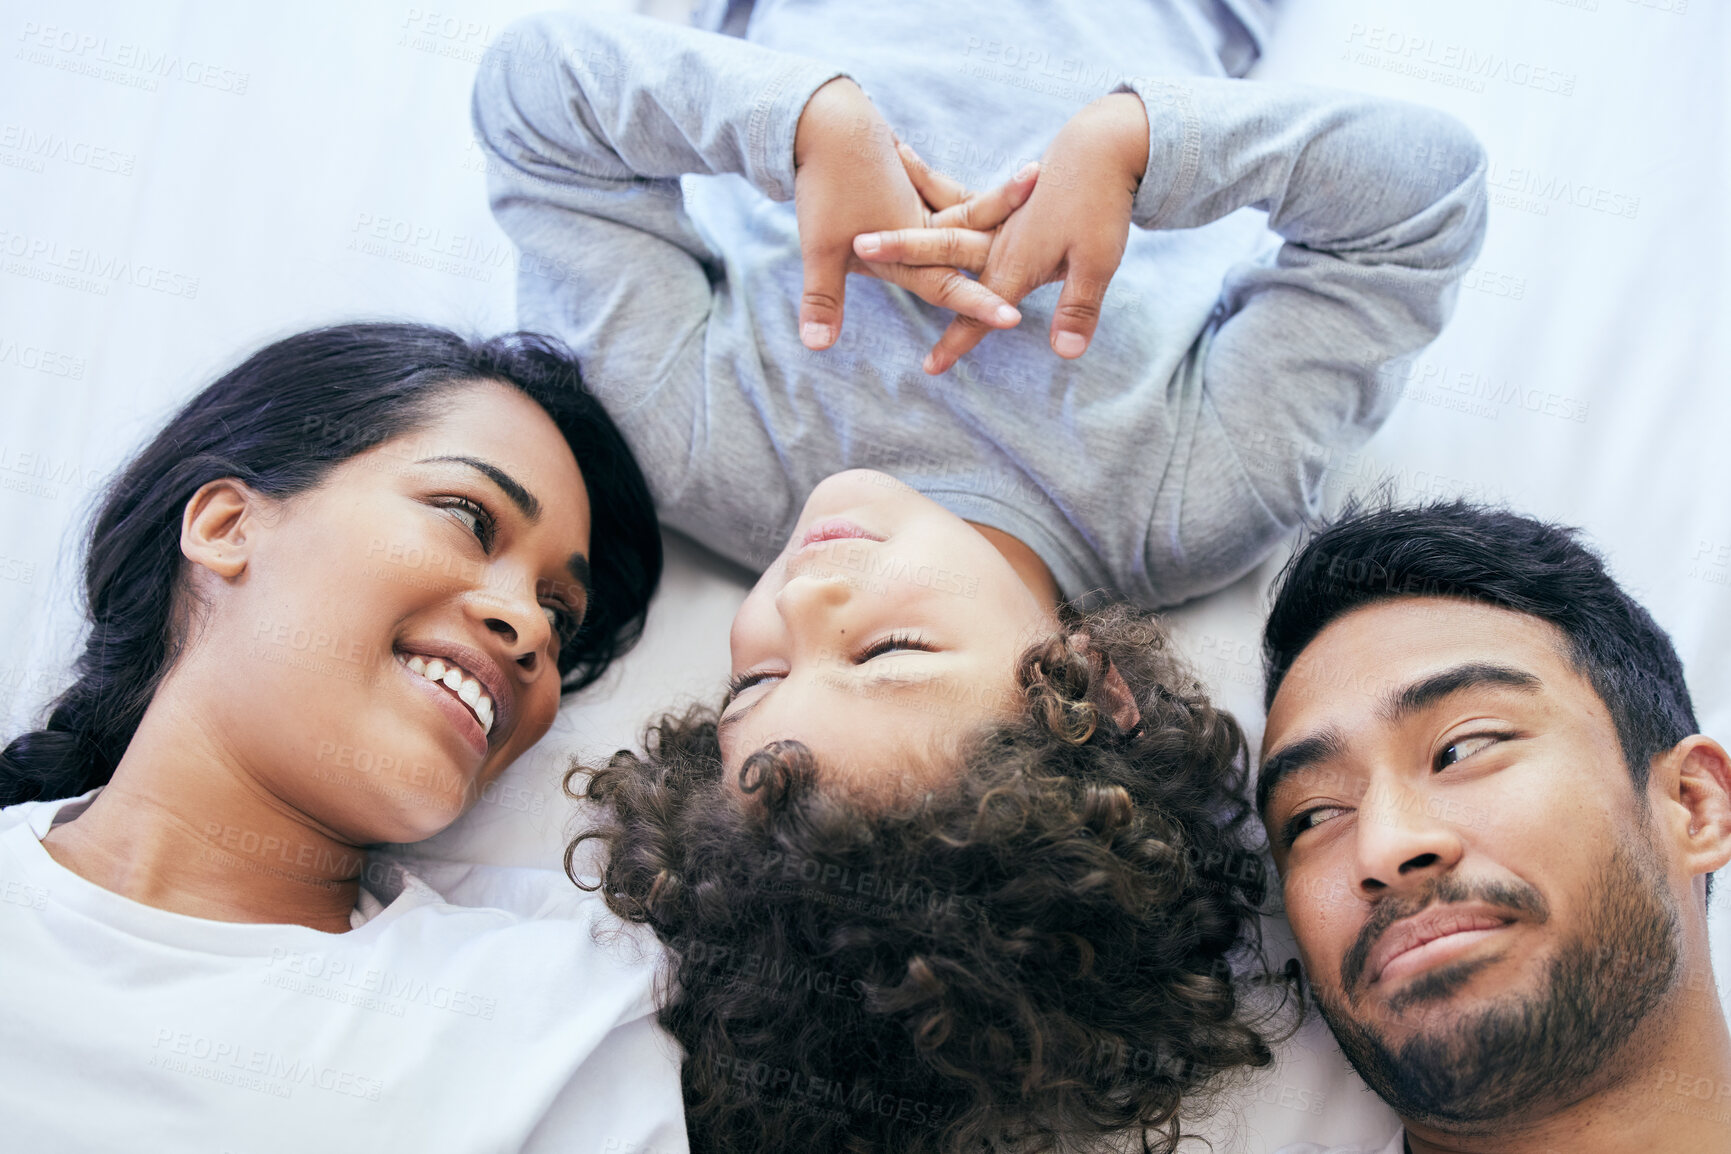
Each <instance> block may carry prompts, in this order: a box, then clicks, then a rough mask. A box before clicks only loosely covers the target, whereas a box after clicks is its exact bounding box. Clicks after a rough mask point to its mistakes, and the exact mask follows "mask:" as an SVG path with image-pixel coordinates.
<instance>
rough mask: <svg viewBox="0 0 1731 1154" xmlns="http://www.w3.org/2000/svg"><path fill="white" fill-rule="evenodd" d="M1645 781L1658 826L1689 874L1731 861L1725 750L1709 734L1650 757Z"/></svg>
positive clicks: (1730, 758) (1730, 773)
mask: <svg viewBox="0 0 1731 1154" xmlns="http://www.w3.org/2000/svg"><path fill="white" fill-rule="evenodd" d="M1652 776H1653V780H1652V781H1651V782H1650V783H1649V785H1650V790H1651V796H1652V798H1653V801H1654V802H1655V804H1657V805H1659V806H1662V807H1663V808H1662V809H1661V810H1660V811H1659V815H1658V816H1659V820H1660V823H1661V828H1665V829H1668V830H1669V831H1670V832H1671V834H1672V838H1673V844H1674V845H1675V846H1676V847H1677V849H1678V850H1679V851H1681V853H1682V855H1683V861H1684V863H1685V864H1686V865H1687V866H1688V868H1689V870H1690V872H1691V873H1693V874H1696V875H1704V874H1709V873H1712V872H1713V871H1714V870H1717V869H1719V868H1721V867H1722V866H1724V865H1725V864H1726V863H1727V862H1731V754H1727V753H1726V752H1725V747H1724V746H1722V745H1720V744H1719V743H1718V742H1717V741H1714V740H1713V739H1712V738H1710V737H1704V736H1702V735H1701V734H1699V733H1697V734H1694V735H1692V736H1690V737H1686V738H1684V739H1683V740H1682V741H1680V742H1678V743H1677V744H1676V745H1675V746H1673V747H1672V748H1670V749H1668V750H1666V751H1665V752H1664V753H1662V754H1660V755H1659V756H1657V757H1655V758H1654V759H1653V765H1652Z"/></svg>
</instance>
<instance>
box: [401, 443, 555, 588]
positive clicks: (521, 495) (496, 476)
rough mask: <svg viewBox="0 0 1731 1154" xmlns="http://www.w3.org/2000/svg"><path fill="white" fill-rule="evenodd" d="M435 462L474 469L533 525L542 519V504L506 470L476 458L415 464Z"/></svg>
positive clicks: (427, 460) (431, 459) (425, 459)
mask: <svg viewBox="0 0 1731 1154" xmlns="http://www.w3.org/2000/svg"><path fill="white" fill-rule="evenodd" d="M435 461H452V462H455V463H456V464H459V465H467V466H469V468H471V469H474V470H475V471H476V472H478V473H480V474H481V475H482V476H484V477H486V478H487V479H488V480H489V481H491V482H493V484H495V485H497V486H499V489H500V491H501V492H503V493H504V494H505V496H507V497H509V498H511V503H512V504H513V505H515V506H517V511H518V512H520V513H522V514H523V516H525V517H527V518H528V519H529V521H530V522H531V523H533V522H535V521H539V520H540V519H541V502H540V501H539V500H537V499H536V497H535V494H533V493H531V492H529V490H528V489H525V488H524V487H523V486H522V485H520V484H518V483H517V478H515V477H513V476H511V474H509V473H507V472H505V470H503V469H501V468H499V466H497V465H493V464H489V463H488V462H486V461H481V460H477V459H476V458H474V457H422V458H421V459H420V460H419V461H416V462H415V463H416V464H417V465H426V464H430V463H432V462H435ZM584 584H585V585H587V584H588V582H587V581H585V582H584Z"/></svg>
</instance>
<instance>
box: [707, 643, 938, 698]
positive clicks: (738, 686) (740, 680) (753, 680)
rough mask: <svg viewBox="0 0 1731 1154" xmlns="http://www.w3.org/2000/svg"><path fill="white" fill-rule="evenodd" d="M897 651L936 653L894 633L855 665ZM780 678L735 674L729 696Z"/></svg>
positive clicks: (758, 672)
mask: <svg viewBox="0 0 1731 1154" xmlns="http://www.w3.org/2000/svg"><path fill="white" fill-rule="evenodd" d="M897 649H918V650H921V651H923V652H926V653H933V652H936V648H935V647H934V646H932V645H931V644H929V643H928V642H926V641H924V640H922V639H921V638H920V637H918V636H916V635H915V634H912V633H892V634H890V635H889V636H888V637H885V638H884V639H883V640H881V641H875V642H873V643H872V644H871V645H868V646H866V648H864V649H862V650H860V651H859V652H858V653H856V654H854V658H853V662H854V664H855V665H862V664H864V663H865V662H867V661H870V660H871V659H872V658H874V657H881V656H882V655H884V654H885V653H889V652H892V651H894V650H897ZM779 676H781V675H780V674H779V673H776V672H775V671H774V670H770V669H759V670H755V671H753V672H750V673H735V674H734V675H733V676H732V677H729V678H728V679H727V693H728V696H729V697H738V696H739V695H740V694H741V693H744V692H745V691H746V690H747V689H750V688H751V687H752V686H753V685H756V684H757V683H758V682H760V681H762V680H764V679H765V678H768V677H779Z"/></svg>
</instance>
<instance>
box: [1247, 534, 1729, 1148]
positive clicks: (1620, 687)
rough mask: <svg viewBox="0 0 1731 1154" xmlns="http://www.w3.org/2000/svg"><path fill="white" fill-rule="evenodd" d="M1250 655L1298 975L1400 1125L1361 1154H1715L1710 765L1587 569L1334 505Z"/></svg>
mask: <svg viewBox="0 0 1731 1154" xmlns="http://www.w3.org/2000/svg"><path fill="white" fill-rule="evenodd" d="M1264 654H1265V658H1266V660H1267V663H1268V671H1269V679H1268V704H1269V713H1268V726H1267V731H1266V734H1265V736H1264V740H1263V751H1264V755H1265V759H1264V763H1263V767H1262V772H1261V776H1260V780H1259V783H1258V790H1257V805H1258V808H1259V810H1260V812H1261V814H1262V817H1263V819H1264V821H1265V822H1266V824H1267V827H1268V831H1269V838H1270V843H1271V845H1272V848H1273V853H1274V860H1275V864H1276V865H1277V866H1278V867H1279V869H1280V873H1281V884H1282V891H1283V894H1284V897H1285V903H1286V910H1287V914H1288V916H1289V918H1290V919H1291V923H1292V929H1293V932H1294V935H1295V936H1296V939H1297V942H1298V947H1299V955H1300V960H1301V962H1302V964H1303V967H1304V971H1305V974H1306V976H1307V979H1308V983H1309V988H1310V990H1311V991H1312V992H1313V994H1314V996H1315V999H1316V1002H1317V1005H1318V1007H1319V1008H1320V1009H1321V1011H1322V1014H1323V1016H1324V1018H1325V1019H1326V1020H1327V1021H1328V1024H1329V1026H1330V1027H1331V1028H1332V1029H1333V1030H1334V1034H1335V1037H1336V1038H1338V1039H1339V1041H1340V1045H1341V1048H1342V1049H1343V1050H1344V1051H1345V1052H1346V1055H1347V1057H1348V1058H1349V1059H1350V1060H1351V1061H1352V1063H1353V1065H1354V1066H1355V1067H1356V1068H1357V1069H1358V1071H1359V1073H1360V1074H1361V1075H1363V1077H1364V1079H1365V1081H1366V1082H1367V1083H1369V1085H1370V1086H1371V1088H1372V1089H1374V1090H1375V1091H1376V1092H1377V1093H1378V1094H1380V1095H1381V1096H1382V1097H1383V1098H1384V1099H1385V1100H1387V1101H1388V1102H1389V1104H1390V1105H1392V1106H1393V1107H1394V1109H1395V1111H1396V1112H1397V1113H1398V1114H1399V1115H1400V1116H1401V1119H1402V1120H1403V1121H1404V1122H1405V1127H1404V1130H1403V1132H1402V1133H1399V1134H1396V1135H1395V1136H1394V1137H1393V1138H1392V1139H1391V1140H1390V1141H1389V1142H1388V1144H1387V1145H1386V1147H1383V1148H1381V1150H1379V1151H1378V1152H1377V1154H1401V1152H1402V1151H1406V1152H1408V1154H1440V1152H1449V1154H1468V1152H1472V1154H1482V1152H1488V1151H1497V1152H1499V1154H1541V1152H1544V1154H1553V1152H1560V1151H1569V1152H1570V1154H1577V1152H1593V1154H1613V1152H1623V1151H1640V1152H1642V1154H1653V1152H1659V1151H1663V1152H1666V1154H1669V1152H1672V1151H1678V1152H1681V1151H1689V1152H1694V1151H1731V1032H1728V1031H1727V1028H1726V1021H1725V1016H1724V1012H1723V1009H1722V1008H1721V1006H1720V1004H1719V1001H1718V997H1717V992H1716V990H1715V987H1714V982H1713V975H1712V970H1711V963H1710V958H1709V952H1708V938H1707V896H1708V889H1709V882H1710V875H1711V874H1712V872H1713V871H1714V870H1716V869H1718V868H1719V867H1721V866H1723V865H1725V863H1726V862H1727V860H1731V757H1728V756H1727V754H1726V751H1725V749H1724V748H1723V747H1721V746H1720V745H1719V744H1718V743H1717V742H1715V741H1713V740H1711V739H1710V738H1707V737H1704V736H1702V735H1701V734H1699V733H1697V732H1696V728H1697V725H1696V721H1695V715H1694V711H1693V707H1692V705H1691V704H1690V700H1689V691H1688V688H1687V686H1686V685H1685V684H1684V680H1683V670H1682V664H1681V662H1680V661H1679V660H1678V658H1677V654H1676V651H1675V650H1674V649H1673V647H1672V645H1671V642H1670V639H1669V638H1668V637H1667V636H1666V634H1665V633H1664V631H1663V630H1661V629H1660V628H1659V627H1658V625H1657V624H1655V623H1654V621H1653V619H1652V617H1650V616H1649V615H1648V614H1647V612H1646V611H1645V610H1643V609H1642V608H1641V607H1640V606H1639V605H1637V604H1635V602H1634V601H1632V600H1631V599H1630V598H1629V596H1628V595H1627V594H1626V593H1624V592H1623V590H1622V589H1621V588H1620V587H1619V586H1618V585H1617V584H1616V582H1615V581H1614V580H1613V579H1612V578H1611V577H1610V576H1609V575H1608V574H1607V573H1606V571H1605V568H1604V565H1603V563H1602V561H1601V560H1600V559H1599V558H1598V557H1597V556H1595V555H1594V554H1593V553H1592V552H1590V551H1589V550H1587V549H1586V548H1584V547H1583V546H1582V545H1581V544H1580V543H1579V542H1578V541H1577V540H1576V539H1575V537H1574V534H1573V533H1572V531H1570V530H1566V529H1562V528H1559V527H1556V526H1553V525H1547V524H1544V523H1541V522H1538V521H1535V520H1532V519H1529V518H1526V517H1520V516H1516V515H1514V514H1512V513H1508V512H1505V511H1501V510H1493V509H1487V508H1483V507H1478V506H1472V505H1468V504H1465V503H1461V502H1454V503H1444V504H1433V505H1428V506H1424V507H1421V508H1413V509H1394V508H1378V509H1373V510H1369V511H1359V512H1350V513H1349V514H1348V515H1347V516H1346V517H1345V518H1343V519H1342V520H1340V521H1338V522H1337V523H1336V524H1334V525H1333V526H1332V527H1330V528H1328V529H1326V530H1325V531H1323V532H1321V533H1320V534H1318V535H1317V536H1315V537H1314V538H1313V539H1312V540H1311V541H1310V542H1309V543H1308V544H1307V545H1306V546H1305V548H1304V549H1303V550H1302V551H1301V552H1300V553H1299V554H1298V555H1297V556H1296V557H1295V558H1294V559H1293V561H1292V563H1291V564H1290V565H1289V566H1288V568H1287V571H1286V573H1285V574H1284V575H1283V578H1282V581H1281V584H1280V587H1279V590H1278V593H1277V595H1276V598H1275V603H1274V608H1273V611H1272V613H1271V614H1270V617H1269V620H1268V625H1267V628H1266V631H1265V633H1264ZM1285 1154H1321V1148H1320V1147H1316V1146H1313V1145H1310V1144H1302V1145H1299V1146H1292V1147H1287V1148H1286V1151H1285ZM1337 1154H1348V1152H1347V1151H1339V1152H1337ZM1364 1154H1370V1152H1369V1151H1365V1152H1364Z"/></svg>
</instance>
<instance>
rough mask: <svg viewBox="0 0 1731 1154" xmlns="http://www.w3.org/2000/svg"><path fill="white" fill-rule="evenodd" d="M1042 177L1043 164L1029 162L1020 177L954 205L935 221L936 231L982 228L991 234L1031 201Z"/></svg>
mask: <svg viewBox="0 0 1731 1154" xmlns="http://www.w3.org/2000/svg"><path fill="white" fill-rule="evenodd" d="M1039 178H1040V164H1039V162H1038V161H1032V160H1031V161H1029V162H1028V163H1027V164H1024V165H1023V166H1022V168H1021V170H1020V171H1019V172H1017V173H1016V175H1014V176H1012V177H1011V178H1010V179H1008V180H1006V181H1005V182H1004V183H1002V184H1000V185H998V187H996V188H993V189H988V190H987V191H985V192H981V193H976V194H974V195H973V196H970V197H968V198H967V199H966V200H963V201H962V202H961V203H959V204H952V205H951V206H950V207H948V208H946V209H944V210H943V211H942V212H940V213H938V214H937V215H936V216H934V217H933V218H932V227H933V228H946V227H950V226H954V227H956V228H972V229H979V230H980V231H982V232H989V231H991V230H992V229H994V228H997V227H998V226H999V225H1000V224H1003V223H1004V221H1005V220H1007V219H1009V216H1010V214H1011V213H1012V212H1015V211H1016V210H1017V209H1018V208H1021V207H1022V205H1023V204H1025V203H1026V202H1027V199H1028V194H1029V193H1031V192H1033V191H1034V184H1035V182H1036V181H1038V180H1039Z"/></svg>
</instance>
